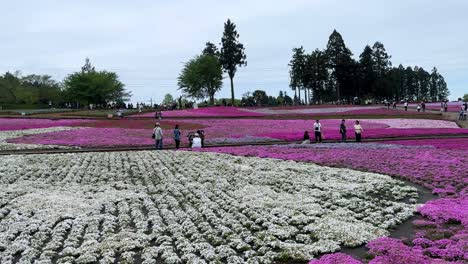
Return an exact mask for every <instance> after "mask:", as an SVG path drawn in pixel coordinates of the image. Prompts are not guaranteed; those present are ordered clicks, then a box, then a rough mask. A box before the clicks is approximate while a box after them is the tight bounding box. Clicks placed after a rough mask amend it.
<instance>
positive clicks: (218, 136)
mask: <svg viewBox="0 0 468 264" xmlns="http://www.w3.org/2000/svg"><path fill="white" fill-rule="evenodd" d="M41 121H42V120H41ZM37 122H40V121H37ZM313 122H314V121H312V120H300V119H299V120H271V119H197V120H190V119H179V120H163V121H162V122H161V125H162V127H163V130H164V133H165V139H164V143H165V144H166V146H167V145H173V144H174V142H173V140H172V128H173V127H174V126H175V124H179V125H180V128H181V131H182V143H183V144H186V143H187V138H186V135H187V134H188V132H189V131H196V130H197V129H203V130H204V131H205V134H206V143H208V144H216V143H238V142H242V143H255V142H264V141H272V140H281V141H300V140H302V137H303V134H304V131H306V130H308V131H309V132H310V133H311V136H312V133H313V128H312V127H313ZM153 123H154V121H153V120H146V121H145V120H126V119H123V120H112V121H109V120H102V121H94V122H87V123H82V124H81V123H78V124H75V123H72V124H71V125H72V126H78V127H82V129H76V130H67V131H58V132H50V133H43V134H35V135H30V136H25V137H22V138H16V139H10V140H8V142H11V143H25V144H46V145H48V144H53V145H66V146H81V147H100V146H106V147H111V146H145V145H152V144H153V141H152V139H151V134H152V128H153ZM321 123H322V126H323V135H324V138H325V139H326V140H338V139H340V138H341V135H340V134H339V129H338V128H339V123H340V120H339V119H325V120H322V121H321ZM361 124H362V126H363V128H364V134H363V137H364V138H382V137H384V138H385V137H412V136H428V135H441V134H446V135H460V134H468V129H460V128H457V126H456V124H455V123H453V122H448V121H442V120H423V121H421V120H419V119H366V120H361ZM347 125H348V130H349V132H348V137H349V138H350V139H353V138H354V133H353V130H352V120H350V121H348V124H347ZM432 127H433V128H432Z"/></svg>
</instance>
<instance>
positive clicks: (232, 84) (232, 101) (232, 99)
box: [229, 76, 234, 106]
mask: <svg viewBox="0 0 468 264" xmlns="http://www.w3.org/2000/svg"><path fill="white" fill-rule="evenodd" d="M233 78H234V76H229V79H231V105H232V106H234V81H233V80H232V79H233Z"/></svg>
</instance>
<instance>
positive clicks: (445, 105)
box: [444, 101, 448, 112]
mask: <svg viewBox="0 0 468 264" xmlns="http://www.w3.org/2000/svg"><path fill="white" fill-rule="evenodd" d="M447 111H448V104H447V101H445V102H444V112H447Z"/></svg>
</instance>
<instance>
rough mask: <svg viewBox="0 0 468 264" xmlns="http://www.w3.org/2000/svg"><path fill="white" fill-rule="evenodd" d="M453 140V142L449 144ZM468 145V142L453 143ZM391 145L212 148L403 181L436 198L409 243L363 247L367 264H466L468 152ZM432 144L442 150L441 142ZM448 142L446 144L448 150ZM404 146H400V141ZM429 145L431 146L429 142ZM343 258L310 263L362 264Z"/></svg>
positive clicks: (338, 255) (424, 208)
mask: <svg viewBox="0 0 468 264" xmlns="http://www.w3.org/2000/svg"><path fill="white" fill-rule="evenodd" d="M454 140H455V139H454ZM456 140H458V142H459V144H460V145H463V146H468V139H466V138H465V139H456ZM424 141H425V140H421V145H422V146H417V145H416V146H412V145H410V146H402V145H400V144H398V142H392V144H377V143H363V144H356V143H353V144H349V143H348V144H343V143H342V144H339V143H335V144H313V145H305V146H304V145H290V146H245V147H231V148H212V149H204V150H202V151H214V152H219V153H229V154H234V155H242V156H257V157H264V158H278V159H285V160H295V161H305V162H314V163H317V164H322V165H328V166H337V167H347V168H353V169H357V170H364V171H372V172H378V173H384V174H389V175H394V176H398V177H402V178H405V179H407V180H410V181H412V182H414V183H417V184H421V185H423V186H425V187H428V188H430V189H432V190H433V193H436V194H438V195H439V196H441V197H444V198H440V199H437V200H434V201H430V202H428V203H427V204H425V205H424V206H422V207H420V208H419V210H418V211H419V212H420V214H421V215H422V216H423V217H424V220H416V221H414V227H415V229H416V231H417V233H416V235H415V236H414V237H413V238H412V239H411V240H409V241H407V242H405V243H403V241H401V240H398V239H393V238H379V239H377V240H374V241H371V242H370V243H369V244H368V245H367V247H368V248H369V254H371V255H372V256H374V257H373V259H372V260H370V261H369V263H374V264H380V263H382V264H383V263H446V262H444V261H451V263H465V262H466V261H468V254H467V252H468V174H467V172H468V149H467V148H458V149H453V148H449V147H430V146H429V147H427V146H426V147H425V143H424ZM439 141H441V142H437V145H438V146H441V145H442V141H443V140H442V139H441V140H439ZM452 141H453V140H449V141H448V145H449V146H450V145H451V144H452V143H453V142H452ZM401 142H405V141H401ZM428 142H429V143H431V142H434V141H433V140H428ZM355 261H357V260H355V259H352V258H350V257H349V256H348V257H347V256H346V255H344V254H341V253H336V254H328V255H325V256H323V257H322V258H320V259H319V260H313V261H311V262H310V263H311V264H331V263H348V262H350V263H361V262H355Z"/></svg>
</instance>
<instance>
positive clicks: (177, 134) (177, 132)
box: [174, 125, 181, 149]
mask: <svg viewBox="0 0 468 264" xmlns="http://www.w3.org/2000/svg"><path fill="white" fill-rule="evenodd" d="M180 135H181V133H180V130H179V125H176V126H175V128H174V141H175V147H176V149H179V146H180Z"/></svg>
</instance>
